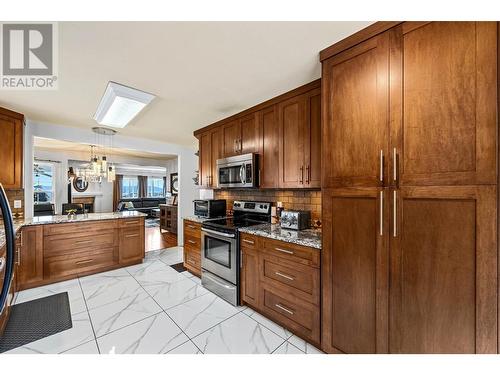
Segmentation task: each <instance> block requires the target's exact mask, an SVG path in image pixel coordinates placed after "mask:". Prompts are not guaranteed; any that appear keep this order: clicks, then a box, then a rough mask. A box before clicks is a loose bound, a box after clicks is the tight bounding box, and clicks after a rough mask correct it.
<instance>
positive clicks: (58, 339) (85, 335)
mask: <svg viewBox="0 0 500 375" xmlns="http://www.w3.org/2000/svg"><path fill="white" fill-rule="evenodd" d="M71 320H72V321H73V327H72V328H70V329H67V330H65V331H62V332H59V333H56V334H55V335H52V336H48V337H45V338H43V339H40V340H37V341H33V342H32V343H29V344H26V345H24V346H22V347H19V348H16V349H12V350H10V351H8V352H6V353H7V354H37V353H39V354H42V353H47V354H49V353H50V354H56V353H62V352H64V351H66V350H69V349H72V348H75V347H77V346H79V345H81V344H84V343H87V342H89V341H91V340H94V339H95V337H94V332H93V331H92V326H91V324H90V319H89V315H88V313H87V312H86V311H85V312H82V313H79V314H74V315H72V316H71Z"/></svg>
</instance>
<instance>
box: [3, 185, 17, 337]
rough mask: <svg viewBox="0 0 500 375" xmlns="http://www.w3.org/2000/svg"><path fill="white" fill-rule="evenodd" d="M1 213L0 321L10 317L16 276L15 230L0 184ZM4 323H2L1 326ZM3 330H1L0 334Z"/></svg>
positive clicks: (5, 196)
mask: <svg viewBox="0 0 500 375" xmlns="http://www.w3.org/2000/svg"><path fill="white" fill-rule="evenodd" d="M0 213H1V214H2V219H1V221H2V222H3V226H4V228H5V252H3V251H1V249H0V323H3V322H5V320H6V319H8V312H9V311H8V304H9V290H10V286H11V284H12V278H13V276H14V244H15V232H14V223H13V220H12V212H11V210H10V206H9V202H8V200H7V195H6V194H5V191H4V189H3V186H2V184H0ZM2 326H3V327H4V326H5V325H4V324H0V328H1V327H2ZM1 334H2V332H0V335H1Z"/></svg>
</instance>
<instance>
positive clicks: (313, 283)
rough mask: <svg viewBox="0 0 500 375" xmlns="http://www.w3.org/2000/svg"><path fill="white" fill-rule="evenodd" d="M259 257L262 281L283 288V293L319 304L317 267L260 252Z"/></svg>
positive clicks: (318, 274)
mask: <svg viewBox="0 0 500 375" xmlns="http://www.w3.org/2000/svg"><path fill="white" fill-rule="evenodd" d="M260 259H261V271H260V274H261V277H262V281H264V282H266V283H269V284H271V285H273V286H274V287H276V288H279V289H281V290H283V292H284V293H285V295H292V296H294V297H296V298H300V299H303V300H305V301H307V302H309V303H312V304H315V305H317V306H319V302H320V273H319V269H317V268H314V267H310V266H305V265H302V264H298V263H294V262H289V261H286V260H284V259H281V258H279V257H276V256H270V255H266V254H262V256H261V257H260Z"/></svg>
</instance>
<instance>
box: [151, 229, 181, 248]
mask: <svg viewBox="0 0 500 375" xmlns="http://www.w3.org/2000/svg"><path fill="white" fill-rule="evenodd" d="M145 241H146V251H152V250H158V249H164V248H167V247H174V246H177V236H176V235H175V234H172V233H168V232H163V233H161V231H160V228H159V227H152V228H146V233H145Z"/></svg>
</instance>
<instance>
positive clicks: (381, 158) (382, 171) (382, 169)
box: [380, 150, 384, 182]
mask: <svg viewBox="0 0 500 375" xmlns="http://www.w3.org/2000/svg"><path fill="white" fill-rule="evenodd" d="M380 182H384V150H380Z"/></svg>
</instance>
